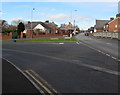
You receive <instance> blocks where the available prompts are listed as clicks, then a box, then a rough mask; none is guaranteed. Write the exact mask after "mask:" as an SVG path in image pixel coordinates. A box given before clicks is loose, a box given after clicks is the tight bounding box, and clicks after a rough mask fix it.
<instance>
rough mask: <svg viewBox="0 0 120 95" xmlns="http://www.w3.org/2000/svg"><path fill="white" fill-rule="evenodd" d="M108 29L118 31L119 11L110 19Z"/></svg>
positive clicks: (119, 22) (119, 26)
mask: <svg viewBox="0 0 120 95" xmlns="http://www.w3.org/2000/svg"><path fill="white" fill-rule="evenodd" d="M108 31H109V32H118V31H120V13H119V14H117V15H116V18H115V19H112V20H111V21H110V22H109V23H108Z"/></svg>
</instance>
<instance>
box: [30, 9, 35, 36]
mask: <svg viewBox="0 0 120 95" xmlns="http://www.w3.org/2000/svg"><path fill="white" fill-rule="evenodd" d="M34 10H35V8H33V9H32V11H31V38H32V35H33V29H32V19H33V11H34Z"/></svg>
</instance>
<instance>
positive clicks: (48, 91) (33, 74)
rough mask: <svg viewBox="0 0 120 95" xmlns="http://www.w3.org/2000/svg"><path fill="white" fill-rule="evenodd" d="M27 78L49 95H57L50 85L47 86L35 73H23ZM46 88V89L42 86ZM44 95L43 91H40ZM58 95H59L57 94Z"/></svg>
mask: <svg viewBox="0 0 120 95" xmlns="http://www.w3.org/2000/svg"><path fill="white" fill-rule="evenodd" d="M24 72H25V73H26V74H27V75H28V77H31V78H32V79H33V80H34V81H35V82H36V83H37V84H39V86H40V87H42V88H43V89H44V90H45V91H46V92H47V93H49V94H50V95H54V93H55V94H59V93H58V92H57V91H56V90H55V89H54V88H53V87H52V86H51V85H50V84H48V82H47V81H46V80H44V79H43V78H42V77H41V76H40V75H38V74H37V73H36V72H35V71H33V70H25V71H24ZM43 83H44V84H45V85H46V86H47V87H48V88H47V87H46V86H45V85H44V84H43ZM34 84H35V83H34ZM49 88H50V89H51V90H52V91H51V90H50V89H49ZM42 92H43V93H41V94H44V95H45V93H44V91H42ZM59 95H60V94H59Z"/></svg>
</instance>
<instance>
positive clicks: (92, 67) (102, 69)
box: [3, 49, 120, 75]
mask: <svg viewBox="0 0 120 95" xmlns="http://www.w3.org/2000/svg"><path fill="white" fill-rule="evenodd" d="M3 50H7V51H14V52H19V53H26V54H32V55H37V56H42V57H47V58H51V59H54V60H60V61H64V62H69V63H72V64H77V65H80V66H83V67H87V68H90V69H95V70H97V71H102V72H106V73H109V74H113V75H120V72H117V71H113V70H110V69H107V68H103V67H99V66H93V65H89V64H84V63H82V62H81V61H80V60H79V61H78V62H77V61H74V60H67V59H63V58H58V57H54V56H48V55H43V54H39V53H32V52H27V51H21V50H12V49H3Z"/></svg>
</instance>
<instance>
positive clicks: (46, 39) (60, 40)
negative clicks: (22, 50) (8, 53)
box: [1, 37, 77, 43]
mask: <svg viewBox="0 0 120 95" xmlns="http://www.w3.org/2000/svg"><path fill="white" fill-rule="evenodd" d="M75 41H77V40H76V39H75V38H74V37H72V38H70V39H65V38H64V37H60V38H57V37H56V38H40V39H26V40H22V39H19V40H16V42H75ZM1 42H3V43H4V42H5V43H6V42H14V41H13V40H2V41H1Z"/></svg>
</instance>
